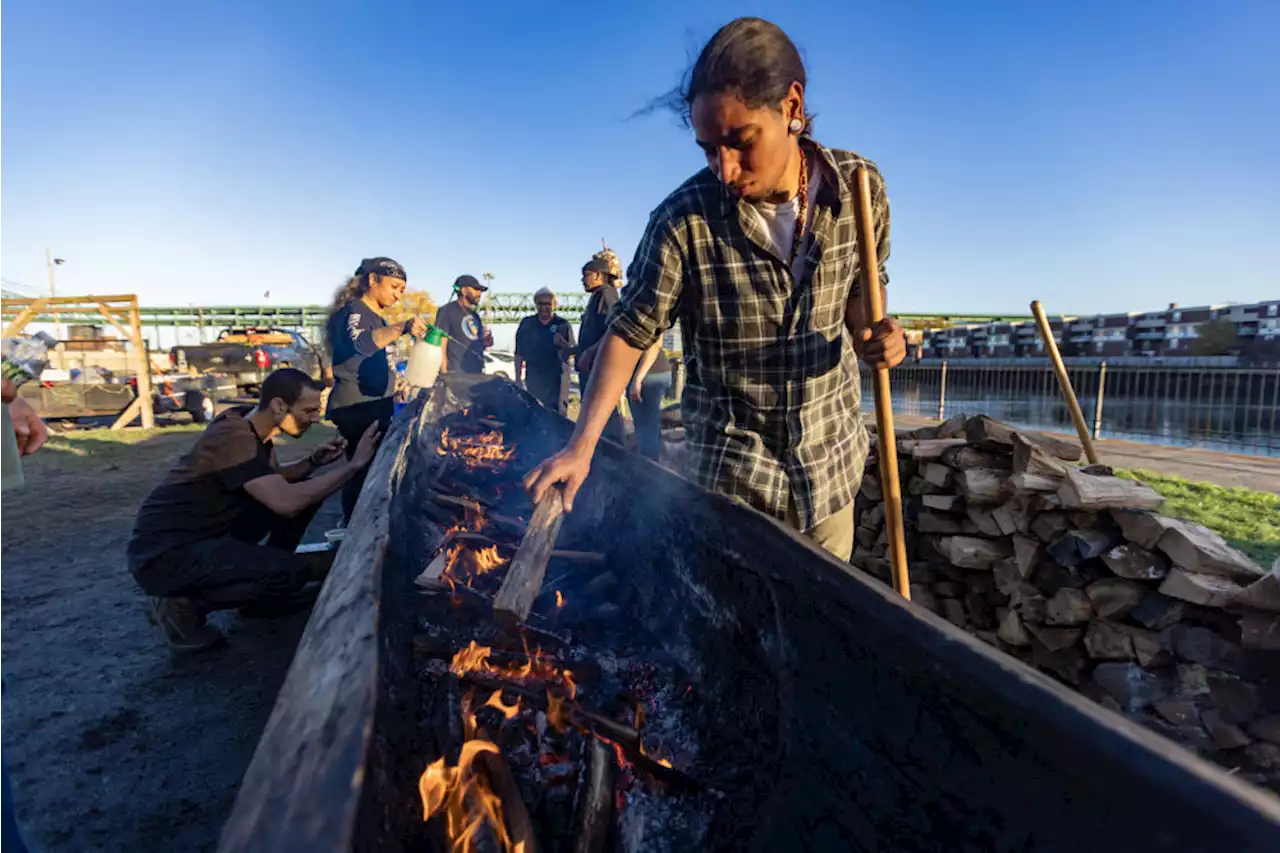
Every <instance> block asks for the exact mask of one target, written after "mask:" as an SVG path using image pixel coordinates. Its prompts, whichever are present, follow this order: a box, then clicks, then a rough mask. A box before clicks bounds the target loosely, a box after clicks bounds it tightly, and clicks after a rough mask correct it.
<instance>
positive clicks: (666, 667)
mask: <svg viewBox="0 0 1280 853" xmlns="http://www.w3.org/2000/svg"><path fill="white" fill-rule="evenodd" d="M570 430H571V424H569V423H568V422H567V421H565V420H564V419H562V418H560V417H558V416H556V415H553V414H551V413H548V412H547V411H546V410H544V409H541V408H539V407H538V406H537V405H536V404H533V403H532V402H531V401H530V400H529V398H527V397H526V396H525V395H524V394H523V393H521V392H520V391H518V390H517V389H516V388H515V387H514V386H513V385H511V384H510V383H509V382H507V381H505V380H501V379H489V378H485V377H478V378H470V377H458V376H450V377H447V378H446V379H442V380H441V381H440V382H439V383H438V384H437V386H436V387H435V389H434V390H433V392H432V396H431V398H430V399H429V400H428V399H427V398H426V397H425V396H424V397H421V398H419V400H418V401H416V402H415V403H414V404H412V405H411V406H410V407H408V409H407V410H406V411H405V412H403V413H402V414H401V416H400V417H399V418H398V419H397V421H396V423H395V425H394V426H393V428H392V430H391V432H390V434H389V435H388V436H387V438H386V440H385V442H384V446H383V448H382V450H381V451H380V452H379V455H378V458H377V460H376V461H375V463H374V468H373V470H372V471H371V472H370V476H369V478H368V481H367V485H366V487H365V491H364V494H363V495H362V497H361V502H360V506H359V507H358V509H357V512H356V516H355V519H354V520H353V524H352V530H351V535H350V536H349V537H348V539H347V541H346V542H345V543H344V544H343V545H342V548H341V551H340V554H339V557H338V559H337V561H336V563H335V566H334V570H333V573H332V574H331V576H330V578H329V580H328V582H327V583H326V585H325V589H324V591H323V593H322V595H321V599H320V601H319V602H318V603H317V606H316V610H315V612H314V614H313V615H312V618H311V621H310V623H309V624H308V626H307V630H306V633H305V635H304V636H303V639H302V642H301V644H300V646H299V649H298V652H297V656H296V658H295V660H294V663H293V666H292V668H291V670H290V672H289V675H288V677H287V679H286V682H285V684H284V686H283V687H282V689H281V693H280V697H279V699H278V701H277V704H276V708H275V710H274V712H273V714H272V718H271V720H270V722H269V723H268V725H267V728H266V730H265V732H264V734H263V737H262V741H261V743H260V744H259V747H258V750H257V752H256V753H255V756H254V760H253V762H252V764H251V766H250V768H249V770H248V772H247V773H246V776H245V779H244V783H243V785H242V787H241V791H240V794H239V796H238V798H237V800H236V805H235V808H234V811H233V813H232V815H231V817H230V819H229V821H228V823H227V825H226V828H225V829H224V832H223V836H222V840H221V845H220V850H222V851H224V853H231V851H260V850H309V851H334V853H338V851H347V850H357V851H425V850H447V849H450V847H451V844H452V845H459V846H461V845H464V844H470V845H474V848H473V849H502V847H501V844H502V839H503V838H504V837H505V839H506V843H507V845H508V846H509V848H510V849H525V850H533V849H541V850H553V851H554V850H565V851H570V850H628V851H640V850H644V851H659V850H691V849H701V850H790V849H806V850H921V851H923V850H948V851H954V850H972V851H1005V850H1007V851H1014V850H1017V851H1030V850H1037V851H1039V850H1045V851H1049V850H1052V851H1078V850H1094V851H1105V850H1115V851H1121V850H1123V851H1126V853H1130V851H1134V850H1142V851H1155V850H1169V851H1173V850H1185V851H1192V850H1209V849H1221V850H1232V851H1237V853H1243V851H1263V850H1273V849H1274V848H1275V841H1276V838H1277V837H1280V836H1278V835H1277V833H1280V808H1277V806H1276V803H1275V801H1274V800H1272V799H1270V798H1269V797H1268V796H1267V795H1264V794H1262V793H1260V792H1257V791H1255V790H1253V789H1251V788H1249V787H1248V786H1246V785H1243V784H1240V783H1238V782H1236V781H1235V780H1232V779H1230V778H1229V777H1228V776H1227V775H1226V774H1224V773H1223V772H1221V771H1219V770H1218V769H1216V768H1214V767H1212V766H1210V765H1208V764H1207V763H1204V762H1202V761H1200V760H1199V759H1196V758H1194V757H1191V756H1189V755H1186V754H1184V753H1182V752H1181V751H1180V750H1178V749H1176V748H1175V747H1173V746H1171V745H1170V744H1167V743H1165V742H1163V741H1161V740H1160V739H1159V738H1157V737H1156V736H1155V735H1152V734H1150V733H1148V732H1145V731H1143V730H1141V729H1139V728H1138V727H1136V726H1134V725H1133V724H1131V723H1129V722H1128V721H1126V720H1124V719H1122V718H1120V717H1119V716H1117V715H1113V714H1111V713H1110V712H1108V711H1105V710H1103V709H1100V708H1097V707H1095V706H1093V705H1091V704H1090V703H1088V702H1087V701H1085V700H1083V699H1081V698H1079V697H1077V696H1075V695H1074V694H1072V693H1070V692H1069V691H1067V690H1065V689H1064V688H1062V687H1060V686H1058V685H1056V684H1054V683H1053V682H1051V681H1050V680H1048V679H1047V678H1045V677H1043V676H1041V675H1039V674H1037V673H1036V672H1034V671H1033V670H1031V669H1029V668H1027V667H1025V666H1024V665H1022V664H1020V663H1018V662H1017V661H1014V660H1012V659H1010V658H1007V657H1005V656H1003V655H1001V654H1000V653H999V652H996V651H994V650H992V649H990V648H988V647H986V646H984V645H983V644H981V643H979V642H978V641H976V640H974V639H973V638H971V637H969V636H968V635H966V634H964V633H963V632H961V631H959V630H958V629H956V628H954V627H953V626H951V625H949V624H948V623H946V622H944V621H943V620H941V619H939V618H938V617H936V616H934V615H933V614H931V613H927V612H925V611H924V610H923V609H921V608H918V607H914V606H912V605H910V604H908V603H906V602H904V601H902V600H901V599H899V598H897V597H895V595H894V594H893V592H892V591H891V590H890V589H888V588H886V587H884V586H883V585H881V584H879V583H877V582H875V581H873V580H871V579H869V578H866V577H863V576H860V575H858V574H856V573H854V572H852V570H850V569H848V567H846V566H843V565H841V564H840V563H839V562H838V561H836V560H834V559H832V558H830V557H829V556H827V555H826V554H825V553H824V552H822V551H820V550H818V549H816V548H814V547H812V546H811V545H810V544H809V543H808V542H807V541H806V540H804V539H803V538H802V537H800V536H798V535H796V534H794V533H792V532H791V531H789V530H787V529H785V528H784V527H783V526H781V525H779V524H775V523H773V522H771V521H769V520H767V519H764V518H762V517H761V516H760V515H758V514H756V513H754V512H752V511H750V510H747V509H745V508H743V507H740V506H737V505H735V504H733V503H732V502H730V501H728V500H726V499H723V498H721V497H719V496H716V495H711V494H709V493H707V492H706V491H704V490H702V489H700V488H698V487H696V486H694V485H692V484H691V483H689V482H687V481H684V480H682V479H681V478H679V477H676V476H675V475H673V474H671V473H670V472H668V471H666V470H665V469H663V468H661V467H659V466H657V465H655V464H652V463H650V462H648V461H646V460H644V459H642V458H640V457H638V456H633V455H628V454H625V453H623V452H622V451H621V450H620V449H619V448H616V447H614V446H612V445H608V444H604V445H602V447H601V448H600V450H599V451H598V452H597V456H596V461H595V463H594V466H593V470H592V474H591V477H590V479H589V480H588V482H587V484H586V486H585V487H584V489H583V491H582V493H581V494H580V495H579V496H578V499H577V501H576V502H575V508H574V511H573V512H572V513H571V514H568V515H564V516H563V517H558V516H556V513H554V512H552V511H551V510H550V509H545V510H544V509H541V508H540V509H539V511H538V513H536V514H535V512H534V508H533V507H532V506H531V505H530V503H529V500H528V498H527V497H526V496H525V495H524V493H523V489H522V487H521V483H520V480H521V477H522V476H523V474H524V473H525V472H526V471H527V470H528V469H529V468H530V467H531V466H532V465H534V464H536V463H537V462H538V461H540V460H541V459H543V458H545V457H546V456H547V455H549V454H550V453H551V452H553V451H554V450H556V449H558V448H559V447H561V446H563V443H564V441H565V440H566V438H567V437H568V435H569V432H570ZM557 523H558V524H559V525H560V526H559V530H558V536H556V535H554V534H553V532H551V527H552V526H554V524H557ZM539 531H541V532H542V534H543V538H544V539H547V538H548V537H549V540H548V542H544V543H543V545H542V547H543V549H544V550H549V551H550V554H549V558H548V559H546V560H545V577H543V578H542V580H541V583H540V584H537V585H536V595H535V596H534V597H533V598H532V607H531V609H530V612H529V615H528V617H527V619H526V620H525V621H524V622H523V623H522V624H520V625H516V626H513V625H512V624H511V621H510V620H509V619H502V618H498V617H499V616H500V615H501V614H502V613H506V612H507V609H506V608H507V605H506V604H505V603H504V602H506V601H508V600H509V596H510V594H511V593H510V587H511V586H512V585H515V584H516V580H512V581H510V582H509V583H508V580H507V579H508V578H509V577H510V576H512V575H513V574H519V573H522V572H524V571H526V568H525V566H524V565H523V564H525V563H531V562H532V563H537V562H538V560H539V557H538V555H537V554H533V556H530V554H531V553H532V552H533V551H534V550H535V546H534V545H530V541H531V540H534V539H535V538H537V537H538V535H539ZM526 537H527V538H526ZM522 542H524V543H525V550H524V551H523V552H522V556H521V557H517V556H516V554H517V551H519V550H520V549H521V544H522ZM513 564H519V565H520V568H519V569H515V568H512V566H513ZM517 580H518V579H517ZM504 583H507V585H508V589H503V586H504ZM495 598H501V599H502V600H501V601H499V602H497V603H498V605H499V606H498V607H497V608H496V610H495ZM428 813H429V814H430V815H431V818H430V820H424V814H428ZM494 845H498V846H494ZM519 845H523V847H522V848H521V847H519Z"/></svg>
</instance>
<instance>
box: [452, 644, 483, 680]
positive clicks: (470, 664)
mask: <svg viewBox="0 0 1280 853" xmlns="http://www.w3.org/2000/svg"><path fill="white" fill-rule="evenodd" d="M491 651H492V649H490V648H489V647H488V646H481V645H479V644H477V643H476V641H475V640H472V641H471V643H470V644H469V645H468V646H467V647H466V648H465V649H458V652H457V654H455V655H454V656H453V660H452V661H451V662H450V663H449V671H450V672H452V673H453V674H454V675H466V674H467V673H468V672H476V671H478V670H484V669H488V667H489V652H491Z"/></svg>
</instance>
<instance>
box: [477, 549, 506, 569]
mask: <svg viewBox="0 0 1280 853" xmlns="http://www.w3.org/2000/svg"><path fill="white" fill-rule="evenodd" d="M473 554H474V557H473V559H474V560H475V564H476V572H477V573H478V574H484V573H485V572H491V571H493V570H494V569H496V568H498V567H499V566H502V565H505V564H506V562H507V561H506V560H504V559H503V558H502V557H501V556H500V555H499V554H498V546H497V545H490V546H489V547H488V548H485V549H483V550H481V551H474V552H473Z"/></svg>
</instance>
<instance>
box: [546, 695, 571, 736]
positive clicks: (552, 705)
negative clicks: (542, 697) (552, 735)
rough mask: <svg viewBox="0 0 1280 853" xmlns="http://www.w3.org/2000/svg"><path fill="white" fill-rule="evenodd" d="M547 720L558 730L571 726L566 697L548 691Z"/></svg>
mask: <svg viewBox="0 0 1280 853" xmlns="http://www.w3.org/2000/svg"><path fill="white" fill-rule="evenodd" d="M547 722H548V723H550V724H551V726H552V727H553V728H554V729H555V730H556V731H558V732H562V731H564V730H565V729H567V728H569V712H568V711H567V710H565V707H564V699H562V698H560V697H559V696H556V695H555V694H554V693H552V692H551V691H550V690H548V691H547Z"/></svg>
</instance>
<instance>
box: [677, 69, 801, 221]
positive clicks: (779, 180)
mask: <svg viewBox="0 0 1280 853" xmlns="http://www.w3.org/2000/svg"><path fill="white" fill-rule="evenodd" d="M803 115H804V105H803V99H802V97H801V89H800V87H799V84H793V85H792V91H791V93H789V94H788V95H787V97H786V98H785V99H784V100H783V101H782V103H781V104H780V105H779V107H771V106H764V107H759V108H757V109H752V108H751V107H748V106H747V105H746V104H745V103H743V101H742V99H741V98H739V97H738V96H737V95H736V94H733V93H730V92H718V93H713V94H705V95H698V96H697V97H696V98H694V100H693V104H692V106H691V109H690V117H691V119H692V121H693V131H694V136H695V137H696V139H697V143H698V147H699V148H701V149H702V151H703V154H705V155H706V158H707V166H708V167H710V169H711V171H712V172H713V173H714V174H715V176H716V177H717V178H719V179H720V181H721V183H723V184H724V185H725V186H726V187H727V188H728V189H729V191H730V192H732V193H734V194H735V195H737V196H740V197H741V198H744V199H746V200H747V201H770V200H773V197H774V196H775V194H776V193H777V192H778V191H779V189H780V188H781V187H782V186H783V185H784V183H785V177H786V174H787V165H788V164H789V163H790V162H791V157H792V153H793V152H794V151H795V148H796V137H795V135H794V134H792V133H791V132H790V131H789V130H788V124H789V123H790V121H791V119H792V118H795V117H803ZM777 200H778V201H785V199H777Z"/></svg>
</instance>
